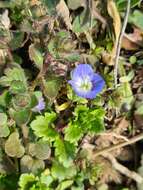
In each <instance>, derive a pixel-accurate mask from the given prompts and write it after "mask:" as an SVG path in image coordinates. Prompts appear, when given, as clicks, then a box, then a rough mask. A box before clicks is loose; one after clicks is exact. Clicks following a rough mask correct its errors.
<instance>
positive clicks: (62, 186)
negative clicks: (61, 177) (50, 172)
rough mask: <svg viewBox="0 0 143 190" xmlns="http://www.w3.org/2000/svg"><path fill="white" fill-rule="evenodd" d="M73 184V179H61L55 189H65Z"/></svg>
mask: <svg viewBox="0 0 143 190" xmlns="http://www.w3.org/2000/svg"><path fill="white" fill-rule="evenodd" d="M72 184H73V180H66V181H62V182H61V183H60V184H59V185H58V187H57V188H56V190H65V189H67V188H68V187H70V186H71V185H72Z"/></svg>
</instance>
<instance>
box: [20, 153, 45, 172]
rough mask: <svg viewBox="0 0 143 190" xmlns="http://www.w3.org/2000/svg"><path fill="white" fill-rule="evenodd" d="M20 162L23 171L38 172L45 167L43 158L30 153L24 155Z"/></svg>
mask: <svg viewBox="0 0 143 190" xmlns="http://www.w3.org/2000/svg"><path fill="white" fill-rule="evenodd" d="M20 164H21V170H22V172H30V171H31V172H33V173H37V172H39V171H41V170H43V169H44V168H45V163H44V162H43V160H38V159H34V158H32V157H31V156H29V155H24V156H23V157H22V158H21V160H20Z"/></svg>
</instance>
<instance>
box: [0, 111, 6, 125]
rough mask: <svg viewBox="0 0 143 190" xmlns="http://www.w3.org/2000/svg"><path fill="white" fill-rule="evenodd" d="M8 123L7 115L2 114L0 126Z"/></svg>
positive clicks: (0, 114)
mask: <svg viewBox="0 0 143 190" xmlns="http://www.w3.org/2000/svg"><path fill="white" fill-rule="evenodd" d="M6 123H7V115H6V114H5V113H0V126H3V125H5V124H6Z"/></svg>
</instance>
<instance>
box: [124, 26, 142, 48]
mask: <svg viewBox="0 0 143 190" xmlns="http://www.w3.org/2000/svg"><path fill="white" fill-rule="evenodd" d="M142 41H143V32H142V31H141V30H140V29H138V28H136V27H134V30H133V33H129V34H124V37H123V40H122V48H124V49H126V50H136V49H138V48H139V46H142Z"/></svg>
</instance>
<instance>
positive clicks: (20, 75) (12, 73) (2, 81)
mask: <svg viewBox="0 0 143 190" xmlns="http://www.w3.org/2000/svg"><path fill="white" fill-rule="evenodd" d="M5 75H6V76H3V77H1V78H0V85H2V86H6V87H7V86H11V84H12V82H13V81H21V82H22V83H23V86H24V87H25V88H26V89H27V80H26V77H25V74H24V71H23V70H22V69H21V68H13V69H10V68H8V69H6V70H5Z"/></svg>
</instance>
